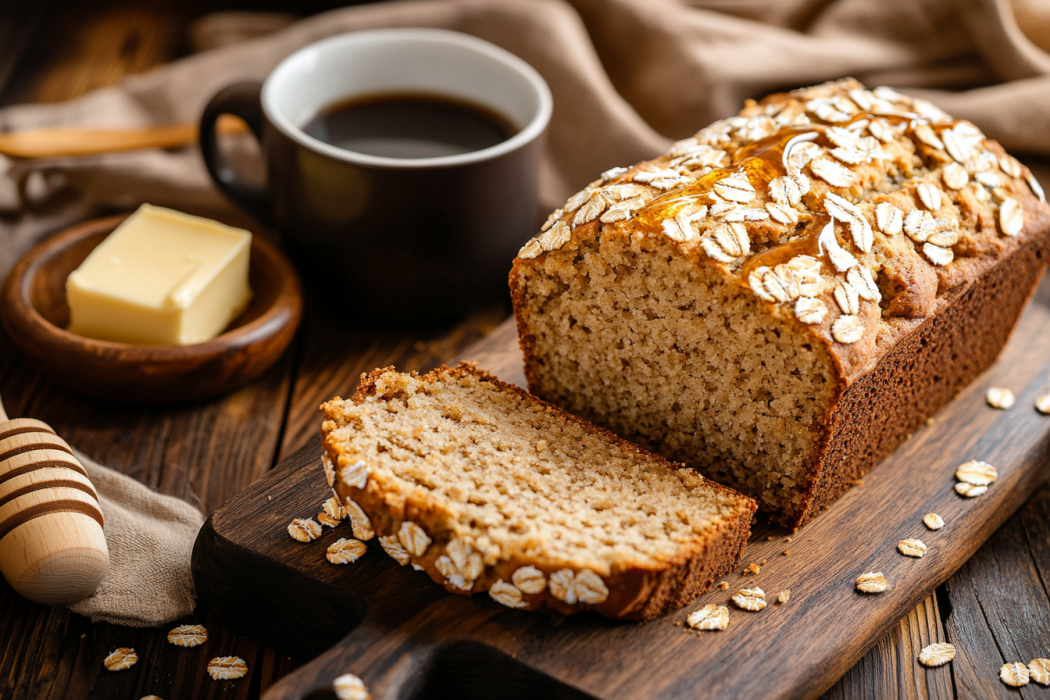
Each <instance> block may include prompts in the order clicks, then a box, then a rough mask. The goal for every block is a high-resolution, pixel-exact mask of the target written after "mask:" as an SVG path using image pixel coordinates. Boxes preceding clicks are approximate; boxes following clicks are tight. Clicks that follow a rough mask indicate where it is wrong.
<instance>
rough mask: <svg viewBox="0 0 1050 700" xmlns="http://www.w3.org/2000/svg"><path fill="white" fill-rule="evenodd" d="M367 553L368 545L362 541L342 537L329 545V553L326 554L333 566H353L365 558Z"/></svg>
mask: <svg viewBox="0 0 1050 700" xmlns="http://www.w3.org/2000/svg"><path fill="white" fill-rule="evenodd" d="M367 551H368V547H367V545H365V543H364V542H362V541H361V540H354V539H347V538H345V537H340V538H339V539H338V540H336V541H335V542H333V543H332V544H330V545H328V551H327V552H326V553H325V558H327V559H328V561H330V562H331V563H333V564H353V563H354V562H355V561H357V560H358V559H360V558H361V557H362V556H364V553H365V552H367Z"/></svg>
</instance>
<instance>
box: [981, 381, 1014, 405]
mask: <svg viewBox="0 0 1050 700" xmlns="http://www.w3.org/2000/svg"><path fill="white" fill-rule="evenodd" d="M985 398H986V399H987V401H988V405H989V406H991V407H993V408H1001V409H1003V410H1004V411H1005V410H1008V409H1010V408H1013V405H1014V401H1016V398H1015V397H1014V392H1012V391H1010V390H1009V389H1003V388H1000V387H996V386H993V387H992V388H990V389H989V390H988V394H987V396H986V397H985Z"/></svg>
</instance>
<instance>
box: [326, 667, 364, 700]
mask: <svg viewBox="0 0 1050 700" xmlns="http://www.w3.org/2000/svg"><path fill="white" fill-rule="evenodd" d="M332 690H334V691H335V696H336V697H337V698H338V699H339V700H372V696H371V695H370V694H369V693H368V688H367V687H366V686H365V682H364V681H363V680H361V679H360V678H358V677H357V676H355V675H354V674H352V673H344V674H343V675H341V676H339V677H338V678H336V679H335V680H334V681H332Z"/></svg>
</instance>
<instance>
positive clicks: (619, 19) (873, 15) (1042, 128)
mask: <svg viewBox="0 0 1050 700" xmlns="http://www.w3.org/2000/svg"><path fill="white" fill-rule="evenodd" d="M399 26H426V27H440V28H445V29H452V30H457V31H461V32H466V33H468V34H473V35H475V36H478V37H481V38H482V39H486V40H488V41H491V42H493V43H495V44H498V45H500V46H502V47H503V48H505V49H507V50H509V51H511V52H513V53H515V54H517V55H518V56H520V57H522V58H524V59H525V60H526V61H528V62H529V63H531V64H532V65H533V66H534V67H535V68H536V69H537V70H538V71H539V72H540V73H541V74H542V75H543V77H544V78H545V79H546V80H547V82H548V83H549V84H550V86H551V90H552V92H553V94H554V115H553V118H552V121H551V125H550V130H549V135H548V142H547V150H546V153H545V155H544V159H543V165H542V172H541V199H542V203H543V205H544V207H546V208H548V209H553V208H555V207H556V206H558V205H559V204H560V203H561V202H563V201H564V200H565V199H566V198H567V197H568V196H569V195H570V194H572V193H573V192H574V191H575V190H577V189H579V188H580V187H582V186H583V185H585V184H586V183H587V182H589V181H590V180H592V179H593V178H594V176H595V174H596V173H599V172H602V171H603V170H605V169H607V168H610V167H612V166H616V165H629V164H631V163H634V162H636V161H639V160H642V159H646V158H650V157H653V156H655V155H656V154H658V153H659V152H660V151H662V150H663V149H664V148H666V146H667V145H668V143H669V142H670V140H672V139H677V138H682V137H685V136H688V135H690V134H692V133H694V132H695V131H697V130H698V129H699V128H701V127H703V126H705V125H707V124H708V123H710V122H711V121H713V120H715V119H718V118H722V117H725V116H728V115H730V114H733V113H735V112H736V111H737V110H738V109H739V108H740V106H741V103H742V101H743V100H744V99H745V98H749V97H756V98H757V97H761V96H762V95H764V94H766V93H769V92H774V91H779V90H785V89H791V88H794V87H799V86H803V85H810V84H814V83H819V82H822V81H825V80H831V79H835V78H840V77H843V76H847V75H851V76H853V77H855V78H858V79H860V80H861V81H863V82H865V83H866V84H868V85H869V86H876V85H890V86H892V87H895V88H897V89H900V90H903V91H905V92H908V93H911V94H914V95H917V96H921V97H924V98H926V99H929V100H931V101H933V102H934V103H936V104H938V105H939V106H941V107H942V108H944V109H945V110H947V111H948V112H949V113H951V114H953V115H955V116H958V117H963V118H966V119H969V120H971V121H973V122H974V123H975V124H977V125H978V126H979V127H980V128H981V129H983V130H984V132H985V133H986V134H988V135H989V136H990V137H991V138H995V139H997V140H999V141H1000V142H1001V143H1002V144H1003V145H1004V146H1005V147H1006V148H1007V149H1009V150H1011V151H1012V152H1014V153H1015V154H1017V155H1019V156H1020V157H1021V159H1022V160H1024V161H1025V162H1026V163H1028V164H1029V165H1033V164H1034V165H1036V171H1037V174H1038V173H1039V167H1038V163H1033V159H1039V158H1044V159H1045V158H1047V157H1050V2H1047V1H1046V0H1012V2H1011V0H692V1H687V0H432V1H420V0H414V1H410V2H388V3H381V4H374V5H366V6H360V7H355V8H346V9H340V10H333V11H331V12H328V13H326V14H323V15H319V16H315V17H311V18H309V19H304V20H301V21H298V22H294V23H291V20H290V18H286V17H282V16H278V15H261V14H224V15H213V16H210V17H207V18H205V19H204V20H202V21H201V22H200V23H199V24H198V25H197V26H196V27H195V28H194V32H193V38H194V40H195V41H196V42H197V44H198V48H200V49H202V50H201V51H200V52H199V53H197V54H195V55H193V56H190V57H188V58H185V59H183V60H180V61H176V62H174V63H172V64H170V65H167V66H164V67H162V68H160V69H158V70H154V71H151V72H149V73H147V74H144V75H139V76H134V77H131V78H128V79H126V80H125V81H124V82H122V83H121V84H120V85H117V86H115V87H111V88H105V89H101V90H97V91H95V92H92V93H90V94H88V95H85V96H84V97H82V98H80V99H77V100H74V101H72V102H69V103H66V104H59V105H25V106H18V107H12V108H9V109H6V110H2V111H0V129H5V130H9V129H24V128H33V127H41V126H49V125H70V124H77V125H84V126H105V127H121V126H136V125H142V124H153V123H167V122H182V121H195V120H196V119H197V118H198V117H199V115H200V113H201V111H202V109H203V107H204V105H205V104H206V102H207V101H208V99H209V98H210V97H211V95H212V94H214V93H215V92H216V91H217V90H219V89H220V88H222V87H224V86H225V85H227V84H229V83H231V82H234V81H240V80H262V79H263V78H264V77H265V76H266V75H267V73H269V72H270V70H271V69H272V68H273V67H274V66H275V65H277V63H278V62H280V61H281V59H283V58H284V57H285V56H287V55H288V54H290V53H292V52H293V51H295V50H296V49H299V48H301V47H303V46H305V45H307V44H309V43H312V42H314V41H317V40H318V39H321V38H324V37H326V36H330V35H332V34H338V33H342V32H349V31H356V30H362V29H371V28H377V27H399ZM1046 174H1047V171H1046V170H1043V171H1042V176H1043V180H1044V182H1047V178H1046ZM1047 184H1050V182H1047ZM144 201H149V202H152V203H154V204H160V205H166V206H172V207H176V208H181V209H186V210H191V211H194V212H198V213H214V214H222V213H229V212H230V211H231V206H230V204H229V203H228V202H226V201H225V200H224V199H223V198H222V197H221V196H220V195H219V194H218V192H217V191H216V190H215V188H214V187H212V186H211V184H210V181H209V179H208V176H207V173H206V172H205V169H204V167H203V164H202V162H201V160H200V156H199V153H198V151H197V150H196V148H186V149H181V150H171V151H159V150H154V151H141V152H136V153H122V154H112V155H106V156H99V157H88V158H77V159H56V160H50V161H32V162H13V161H10V160H0V277H3V276H5V275H6V274H7V272H8V270H9V269H10V267H11V266H12V265H13V264H14V261H15V260H17V258H18V257H19V256H20V255H21V254H22V253H23V252H25V251H26V250H27V249H28V248H29V247H30V246H31V245H32V244H34V243H35V242H36V241H38V240H39V239H40V238H41V236H42V235H44V234H46V233H47V232H50V231H54V230H55V229H57V228H58V227H60V226H64V225H67V224H69V223H72V222H75V221H78V220H82V219H84V218H87V217H89V216H91V215H93V214H95V213H97V212H99V211H100V210H102V209H106V208H108V209H114V208H115V209H130V208H133V207H135V206H137V205H138V204H140V203H141V202H144ZM92 476H93V478H95V479H96V484H97V486H98V490H99V492H100V494H101V495H102V496H103V498H104V499H106V500H104V501H103V511H104V512H105V515H106V518H107V521H108V522H107V536H108V537H109V539H110V543H111V546H112V547H113V550H114V553H115V555H116V556H114V568H113V572H112V573H111V576H110V578H109V579H107V581H106V582H105V583H104V585H103V589H102V590H100V592H99V594H97V595H96V597H95V599H93V600H89V601H87V602H85V603H82V604H79V605H78V606H75V608H74V609H75V610H77V611H78V612H83V613H85V614H90V615H91V616H92V617H95V618H98V619H108V620H110V621H113V622H122V623H125V624H139V625H143V624H160V623H161V622H163V621H165V619H171V618H174V617H178V616H180V615H183V614H186V613H187V612H189V610H190V609H192V604H193V603H192V593H191V587H190V582H189V572H188V564H187V563H188V560H189V551H190V547H191V546H192V542H193V533H194V532H195V531H196V526H195V524H193V523H192V522H189V524H188V525H187V526H186V527H185V528H184V529H183V530H180V531H179V532H181V534H178V535H176V533H175V530H172V531H171V534H172V538H171V539H169V540H168V541H166V542H161V541H159V540H150V539H149V538H148V537H147V535H146V534H145V533H146V532H154V533H156V532H158V531H161V530H163V529H164V527H165V526H164V525H163V524H164V523H168V522H172V521H173V520H171V519H174V520H178V514H177V511H178V510H179V507H178V506H177V505H176V504H173V503H172V500H173V499H170V498H168V497H163V496H159V495H157V494H153V493H152V492H148V491H145V490H144V489H141V490H138V489H140V487H139V486H138V485H137V484H135V483H134V482H132V481H131V480H130V479H127V478H126V477H120V476H116V475H113V473H112V472H108V471H107V470H105V469H104V468H99V470H98V471H97V473H96V474H93V475H92ZM131 494H136V495H133V496H132V495H131ZM107 504H110V505H107ZM118 504H120V505H118ZM190 520H192V519H190ZM151 521H153V522H151ZM180 522H183V523H187V522H188V521H180ZM157 523H162V526H161V527H160V528H156V527H153V525H156V524H157ZM197 523H199V520H197ZM180 538H181V539H180ZM175 540H179V541H175ZM122 551H123V552H126V553H127V556H126V557H125V556H124V555H122V554H118V553H119V552H122ZM160 559H163V560H164V564H165V566H167V565H168V564H170V565H171V567H172V571H173V574H172V576H170V577H169V576H167V575H165V576H164V577H161V578H156V577H154V578H146V579H143V578H141V576H142V567H141V566H140V568H139V569H138V570H136V569H134V568H133V567H135V566H136V565H141V564H142V562H144V561H146V562H149V561H152V562H158V561H159V560H160ZM146 568H148V566H147V567H146ZM136 606H142V607H138V608H137V607H136ZM147 608H148V609H147ZM162 608H163V610H162Z"/></svg>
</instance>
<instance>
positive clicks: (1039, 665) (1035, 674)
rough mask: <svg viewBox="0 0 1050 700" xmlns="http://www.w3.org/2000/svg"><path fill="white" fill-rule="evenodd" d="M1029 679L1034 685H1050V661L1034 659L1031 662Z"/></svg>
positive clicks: (1029, 663)
mask: <svg viewBox="0 0 1050 700" xmlns="http://www.w3.org/2000/svg"><path fill="white" fill-rule="evenodd" d="M1028 678H1029V680H1031V681H1032V682H1033V683H1038V684H1040V685H1050V659H1032V660H1031V661H1029V662H1028Z"/></svg>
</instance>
